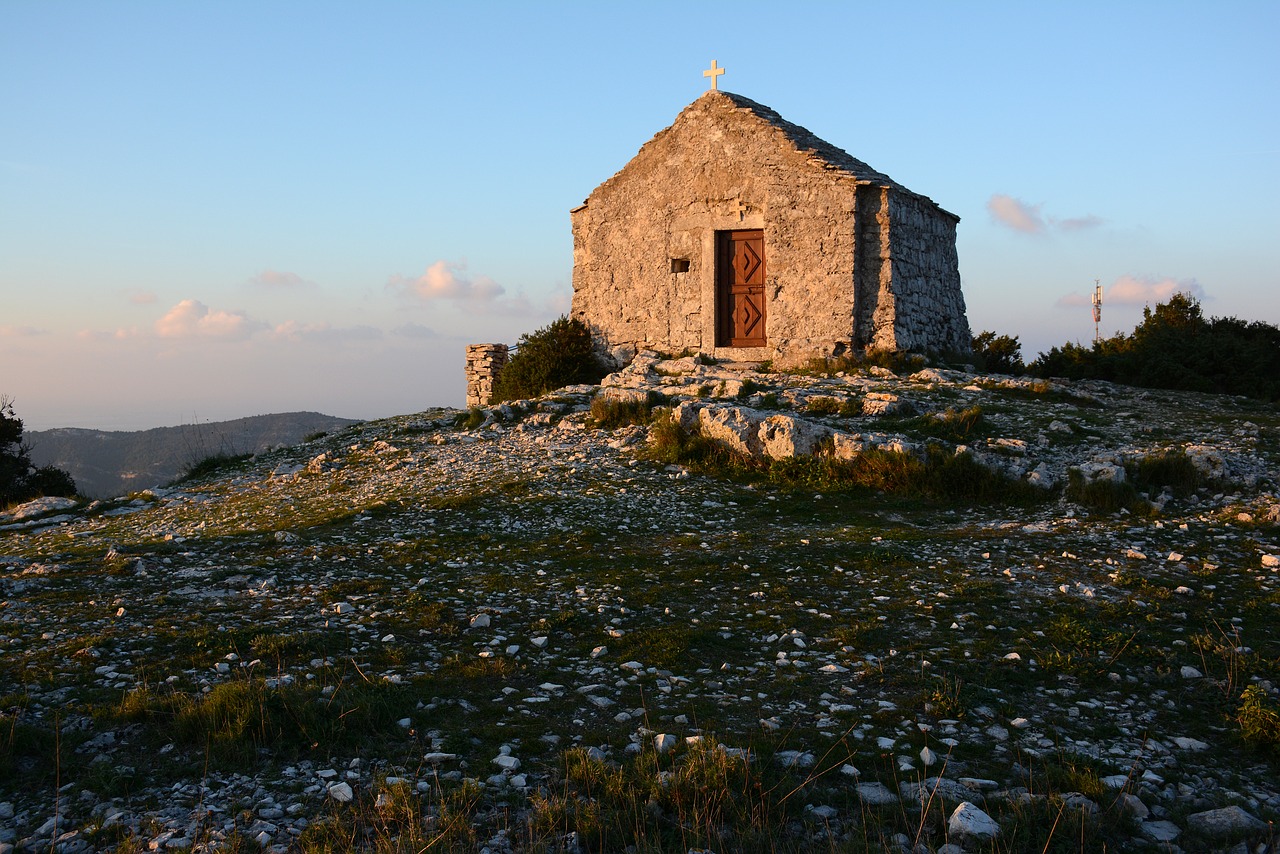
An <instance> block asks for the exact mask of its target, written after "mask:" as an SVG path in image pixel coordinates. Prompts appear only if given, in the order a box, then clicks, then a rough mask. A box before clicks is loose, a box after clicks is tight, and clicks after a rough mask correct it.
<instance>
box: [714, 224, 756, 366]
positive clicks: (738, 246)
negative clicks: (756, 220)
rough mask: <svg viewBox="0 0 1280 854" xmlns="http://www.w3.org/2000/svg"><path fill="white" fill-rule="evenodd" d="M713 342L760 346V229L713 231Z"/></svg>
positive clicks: (736, 345) (727, 345)
mask: <svg viewBox="0 0 1280 854" xmlns="http://www.w3.org/2000/svg"><path fill="white" fill-rule="evenodd" d="M716 237H717V240H718V242H719V246H718V251H717V253H716V255H717V258H716V302H717V310H718V312H719V317H718V318H717V319H718V323H717V327H718V329H719V332H718V337H719V341H717V344H718V345H719V346H721V347H763V346H764V345H765V344H766V343H767V341H766V338H765V304H764V232H763V231H761V230H759V229H752V230H750V231H722V232H720V233H719V234H718V235H716Z"/></svg>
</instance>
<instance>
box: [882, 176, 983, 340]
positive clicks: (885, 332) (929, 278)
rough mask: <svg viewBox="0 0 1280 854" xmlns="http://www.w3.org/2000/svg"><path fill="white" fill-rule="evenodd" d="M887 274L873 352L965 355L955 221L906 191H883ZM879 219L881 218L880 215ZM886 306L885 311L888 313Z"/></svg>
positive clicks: (965, 327) (966, 334)
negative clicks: (889, 351) (887, 254)
mask: <svg viewBox="0 0 1280 854" xmlns="http://www.w3.org/2000/svg"><path fill="white" fill-rule="evenodd" d="M884 201H886V202H887V207H888V226H889V230H890V240H889V242H888V245H889V253H890V254H889V267H890V275H889V276H888V277H887V279H888V281H887V282H885V281H884V277H882V284H887V286H888V287H887V291H888V293H887V294H886V293H885V292H884V290H883V289H882V293H881V294H880V296H879V303H878V305H877V306H876V312H875V317H876V319H875V322H874V327H875V332H874V336H873V337H872V338H871V340H870V341H869V342H868V343H869V346H870V347H871V348H872V349H886V350H950V351H956V352H968V350H969V346H970V338H969V322H968V320H967V319H966V316H965V305H964V294H963V293H962V292H961V290H960V262H959V258H958V256H957V255H956V220H955V218H954V217H951V216H948V215H947V214H946V213H945V212H943V211H940V210H939V209H938V208H937V207H935V206H933V205H932V204H930V203H928V202H927V201H924V200H922V199H920V198H919V197H917V196H912V195H909V194H907V193H902V192H898V191H893V190H887V191H885V197H884ZM882 220H883V217H882ZM886 303H888V305H889V308H888V310H886Z"/></svg>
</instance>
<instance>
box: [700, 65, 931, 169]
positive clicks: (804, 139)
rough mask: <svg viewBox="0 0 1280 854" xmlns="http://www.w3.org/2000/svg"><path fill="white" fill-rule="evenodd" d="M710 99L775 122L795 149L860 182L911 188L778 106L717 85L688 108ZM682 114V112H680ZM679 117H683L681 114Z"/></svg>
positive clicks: (825, 166)
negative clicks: (784, 113) (784, 114)
mask: <svg viewBox="0 0 1280 854" xmlns="http://www.w3.org/2000/svg"><path fill="white" fill-rule="evenodd" d="M703 101H707V102H710V103H714V104H716V105H717V106H719V105H720V104H723V105H724V108H730V109H738V110H746V111H747V112H750V113H751V114H753V115H754V116H755V117H756V118H758V119H760V120H761V121H764V122H766V123H768V124H769V125H772V126H773V127H774V128H776V129H777V130H779V131H781V132H782V135H783V136H784V137H785V138H786V139H787V141H788V142H790V143H791V145H792V146H794V147H795V149H796V150H797V151H799V152H801V153H803V154H807V155H809V159H810V160H812V161H816V162H817V163H819V164H820V165H822V166H823V167H824V168H827V169H834V170H838V171H841V172H844V173H845V174H847V175H850V176H852V177H853V178H856V179H857V180H858V181H860V182H866V183H868V184H875V185H877V186H884V187H893V188H894V189H898V190H903V191H906V192H910V190H907V188H906V187H904V186H902V185H901V184H899V183H897V182H896V181H894V180H893V179H892V178H890V177H889V176H888V175H886V174H884V173H883V172H877V171H876V170H875V169H872V168H871V167H870V166H868V165H867V164H865V163H863V162H862V161H861V160H859V159H858V158H856V157H854V156H852V155H851V154H849V152H847V151H845V150H844V149H842V148H837V147H836V146H834V145H832V144H831V143H829V142H827V141H826V140H824V139H822V138H820V137H818V136H817V135H816V134H814V133H813V132H812V131H810V130H809V129H808V128H803V127H801V126H800V125H797V124H793V123H791V122H789V121H787V120H786V119H784V118H783V117H782V116H781V114H779V113H778V111H777V110H775V109H773V108H772V107H766V106H765V105H764V104H761V103H758V102H756V101H753V100H751V99H750V98H746V97H743V96H742V95H735V94H734V93H732V92H725V91H722V90H718V89H711V90H709V91H707V92H704V93H703V94H702V95H701V97H699V98H698V100H697V101H694V102H693V103H692V104H690V105H689V106H688V107H686V108H685V111H688V110H691V109H694V108H695V107H697V106H699V104H700V102H703ZM681 115H683V112H682V113H681ZM676 121H677V122H678V121H680V119H679V117H677V118H676Z"/></svg>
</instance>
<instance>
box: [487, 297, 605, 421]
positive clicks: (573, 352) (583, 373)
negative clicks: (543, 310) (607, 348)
mask: <svg viewBox="0 0 1280 854" xmlns="http://www.w3.org/2000/svg"><path fill="white" fill-rule="evenodd" d="M605 372H606V370H605V367H604V365H603V364H602V363H601V361H600V358H599V357H598V356H597V355H596V352H595V347H594V346H593V344H592V341H591V330H590V329H589V328H588V327H587V325H586V324H585V323H583V322H582V321H581V320H577V319H570V318H569V317H567V316H561V317H560V318H558V319H557V320H554V321H552V322H551V324H550V325H548V326H545V327H543V328H542V329H539V330H538V331H537V332H533V333H529V334H525V335H521V336H520V341H519V342H518V343H517V344H516V352H515V354H514V355H512V357H511V359H510V360H509V361H508V362H507V364H506V365H505V366H503V368H502V373H500V374H498V380H497V382H496V383H494V388H493V400H492V401H491V402H493V403H499V402H501V401H504V400H521V399H524V398H529V397H538V396H539V395H543V394H546V393H547V392H549V391H552V390H554V389H557V388H561V387H563V386H567V385H575V384H577V383H595V382H599V381H600V379H601V377H603V376H604V375H605Z"/></svg>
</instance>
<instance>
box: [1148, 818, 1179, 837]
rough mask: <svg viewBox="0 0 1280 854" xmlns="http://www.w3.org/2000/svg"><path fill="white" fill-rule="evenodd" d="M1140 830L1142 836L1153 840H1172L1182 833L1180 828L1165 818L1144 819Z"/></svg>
mask: <svg viewBox="0 0 1280 854" xmlns="http://www.w3.org/2000/svg"><path fill="white" fill-rule="evenodd" d="M1141 830H1142V835H1143V836H1145V837H1147V838H1148V839H1151V840H1153V841H1155V842H1172V841H1173V840H1175V839H1177V838H1178V837H1179V836H1181V835H1182V828H1180V827H1178V826H1177V825H1176V824H1174V823H1173V822H1171V821H1168V820H1167V819H1158V820H1156V821H1144V822H1142V824H1141Z"/></svg>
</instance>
